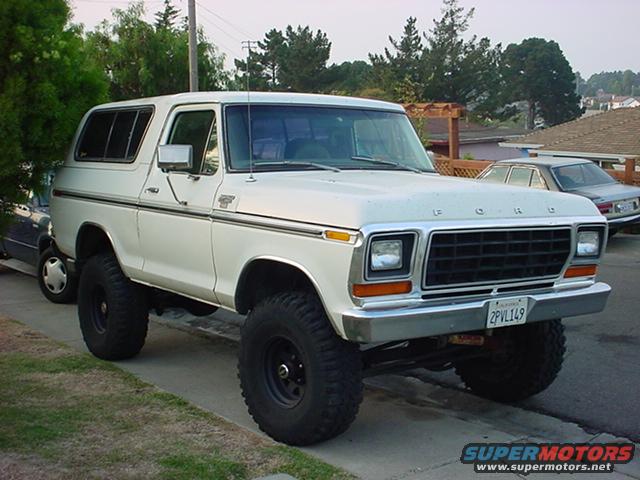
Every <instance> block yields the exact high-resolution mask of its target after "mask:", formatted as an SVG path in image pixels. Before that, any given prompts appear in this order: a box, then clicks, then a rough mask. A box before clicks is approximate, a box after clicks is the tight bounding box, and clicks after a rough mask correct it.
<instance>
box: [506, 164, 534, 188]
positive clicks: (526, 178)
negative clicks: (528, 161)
mask: <svg viewBox="0 0 640 480" xmlns="http://www.w3.org/2000/svg"><path fill="white" fill-rule="evenodd" d="M530 180H531V169H530V168H523V167H513V168H512V169H511V175H509V185H518V186H522V187H528V186H529V182H530Z"/></svg>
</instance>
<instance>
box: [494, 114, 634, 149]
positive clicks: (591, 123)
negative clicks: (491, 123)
mask: <svg viewBox="0 0 640 480" xmlns="http://www.w3.org/2000/svg"><path fill="white" fill-rule="evenodd" d="M510 144H512V145H510ZM503 145H504V146H524V145H528V146H530V148H534V149H537V150H543V151H549V152H578V153H593V154H603V155H618V156H629V157H633V156H639V157H640V107H636V108H620V109H616V110H610V111H608V112H604V113H601V114H598V115H592V116H590V117H584V118H580V119H578V120H573V121H571V122H567V123H563V124H560V125H556V126H555V127H551V128H547V129H545V130H538V131H536V132H533V133H530V134H529V135H525V136H523V137H519V138H517V139H514V140H511V141H510V142H505V143H504V144H503Z"/></svg>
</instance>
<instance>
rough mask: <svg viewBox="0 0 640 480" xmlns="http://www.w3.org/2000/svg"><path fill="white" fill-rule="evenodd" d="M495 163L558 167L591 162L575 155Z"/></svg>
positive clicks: (516, 159) (521, 158) (512, 159)
mask: <svg viewBox="0 0 640 480" xmlns="http://www.w3.org/2000/svg"><path fill="white" fill-rule="evenodd" d="M496 163H509V164H511V163H514V164H515V163H518V164H521V165H537V166H547V167H559V166H563V165H576V164H578V163H593V162H592V161H591V160H587V159H586V158H577V157H520V158H509V159H506V160H498V161H497V162H496Z"/></svg>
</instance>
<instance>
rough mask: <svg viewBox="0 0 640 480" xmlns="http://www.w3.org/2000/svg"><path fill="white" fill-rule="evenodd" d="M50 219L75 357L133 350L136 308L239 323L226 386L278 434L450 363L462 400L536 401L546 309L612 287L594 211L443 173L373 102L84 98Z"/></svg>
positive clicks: (312, 433) (543, 376) (329, 432)
mask: <svg viewBox="0 0 640 480" xmlns="http://www.w3.org/2000/svg"><path fill="white" fill-rule="evenodd" d="M51 210H52V216H53V224H54V225H55V231H54V236H55V242H56V245H57V247H58V248H59V249H60V250H61V252H63V253H64V254H65V255H66V256H68V257H69V259H70V260H69V265H70V267H72V268H74V269H75V270H76V271H77V273H79V275H80V282H79V283H80V288H79V292H78V298H79V301H78V312H79V319H80V327H81V330H82V334H83V336H84V340H85V342H86V344H87V346H88V348H89V350H90V351H91V352H92V353H93V354H94V355H96V356H98V357H100V358H103V359H108V360H118V359H123V358H129V357H132V356H134V355H136V354H138V353H139V352H140V350H141V349H142V347H143V345H144V342H145V337H146V333H147V323H148V316H149V312H150V311H152V310H153V311H155V312H156V313H158V314H161V313H162V312H163V310H164V309H165V308H166V307H168V306H174V307H181V308H185V309H187V310H189V311H190V312H192V313H193V314H195V315H207V314H210V313H212V312H214V311H215V309H216V308H224V309H227V310H231V311H234V312H238V313H240V314H245V315H247V318H246V322H245V324H244V327H243V329H242V335H241V337H242V338H241V342H240V349H239V377H240V383H241V387H242V393H243V396H244V399H245V401H246V404H247V406H248V409H249V412H250V413H251V415H252V416H253V418H254V419H255V421H256V422H257V424H258V425H259V427H260V428H261V429H262V430H264V431H265V432H266V433H268V434H269V435H271V436H272V437H273V438H275V439H276V440H279V441H282V442H285V443H288V444H293V445H307V444H312V443H314V442H319V441H322V440H326V439H329V438H332V437H334V436H336V435H338V434H340V433H342V432H344V431H345V430H346V429H347V428H348V427H349V425H350V424H351V422H352V421H353V419H354V418H355V416H356V413H357V411H358V407H359V404H360V402H361V400H362V394H363V387H362V379H363V378H364V377H366V376H371V375H378V374H382V373H390V372H399V371H402V370H406V369H412V368H427V369H432V370H443V369H446V368H454V369H455V371H456V372H457V373H458V375H460V377H461V378H462V380H463V381H464V383H465V384H466V385H467V387H468V388H469V389H471V390H472V391H474V392H476V393H477V394H479V395H483V396H485V397H488V398H492V399H495V400H498V401H503V402H511V401H516V400H520V399H523V398H526V397H529V396H531V395H535V394H536V393H538V392H541V391H542V390H544V389H545V388H547V387H548V386H549V385H550V384H551V382H553V380H554V378H555V377H556V375H557V374H558V372H559V371H560V367H561V364H562V357H563V353H564V350H565V337H564V333H563V327H562V323H561V319H562V318H563V317H570V316H577V315H584V314H589V313H594V312H599V311H601V310H602V309H603V308H604V307H605V303H606V300H607V297H608V295H609V291H610V288H609V286H608V285H606V284H604V283H600V282H597V281H596V280H595V278H596V270H597V266H598V263H599V260H600V257H601V255H602V253H603V251H604V247H605V242H606V239H607V224H606V219H605V218H604V217H603V216H601V215H600V213H599V212H598V209H597V208H596V207H595V205H594V204H593V203H592V202H590V201H589V200H587V199H585V198H582V197H578V196H575V195H567V194H562V193H551V192H543V191H537V190H534V189H530V190H527V189H520V188H514V187H508V186H504V185H492V184H486V183H480V182H477V181H475V180H468V179H459V178H453V177H445V176H440V175H438V174H437V173H436V172H435V170H434V167H433V163H432V161H431V159H430V157H429V155H428V154H427V153H426V152H425V150H424V148H423V146H422V145H421V143H420V141H419V139H418V136H417V135H416V133H415V131H414V129H413V127H412V125H411V123H410V121H409V119H408V118H407V116H406V114H405V112H404V110H403V108H402V107H400V106H398V105H395V104H391V103H386V102H380V101H374V100H364V99H356V98H346V97H333V96H322V95H303V94H288V93H255V94H251V103H250V104H248V103H247V94H246V92H245V93H234V92H209V93H207V92H203V93H191V94H179V95H173V96H165V97H158V98H147V99H140V100H133V101H127V102H119V103H111V104H107V105H100V106H98V107H95V108H94V109H92V110H91V111H90V112H88V113H87V114H86V115H85V117H84V119H83V120H82V123H81V124H80V126H79V128H78V131H77V134H76V136H75V139H74V144H73V147H72V148H71V149H70V153H69V155H68V158H67V159H66V161H65V163H64V165H63V166H62V167H61V169H60V171H59V172H58V174H57V175H56V178H55V184H54V187H53V197H52V202H51ZM211 368H216V366H215V365H211ZM203 381H207V379H203Z"/></svg>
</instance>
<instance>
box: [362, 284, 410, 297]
mask: <svg viewBox="0 0 640 480" xmlns="http://www.w3.org/2000/svg"><path fill="white" fill-rule="evenodd" d="M410 291H411V282H410V281H408V280H407V281H406V282H390V283H371V284H357V285H354V286H353V295H354V296H355V297H378V296H381V295H398V294H401V293H409V292H410Z"/></svg>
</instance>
